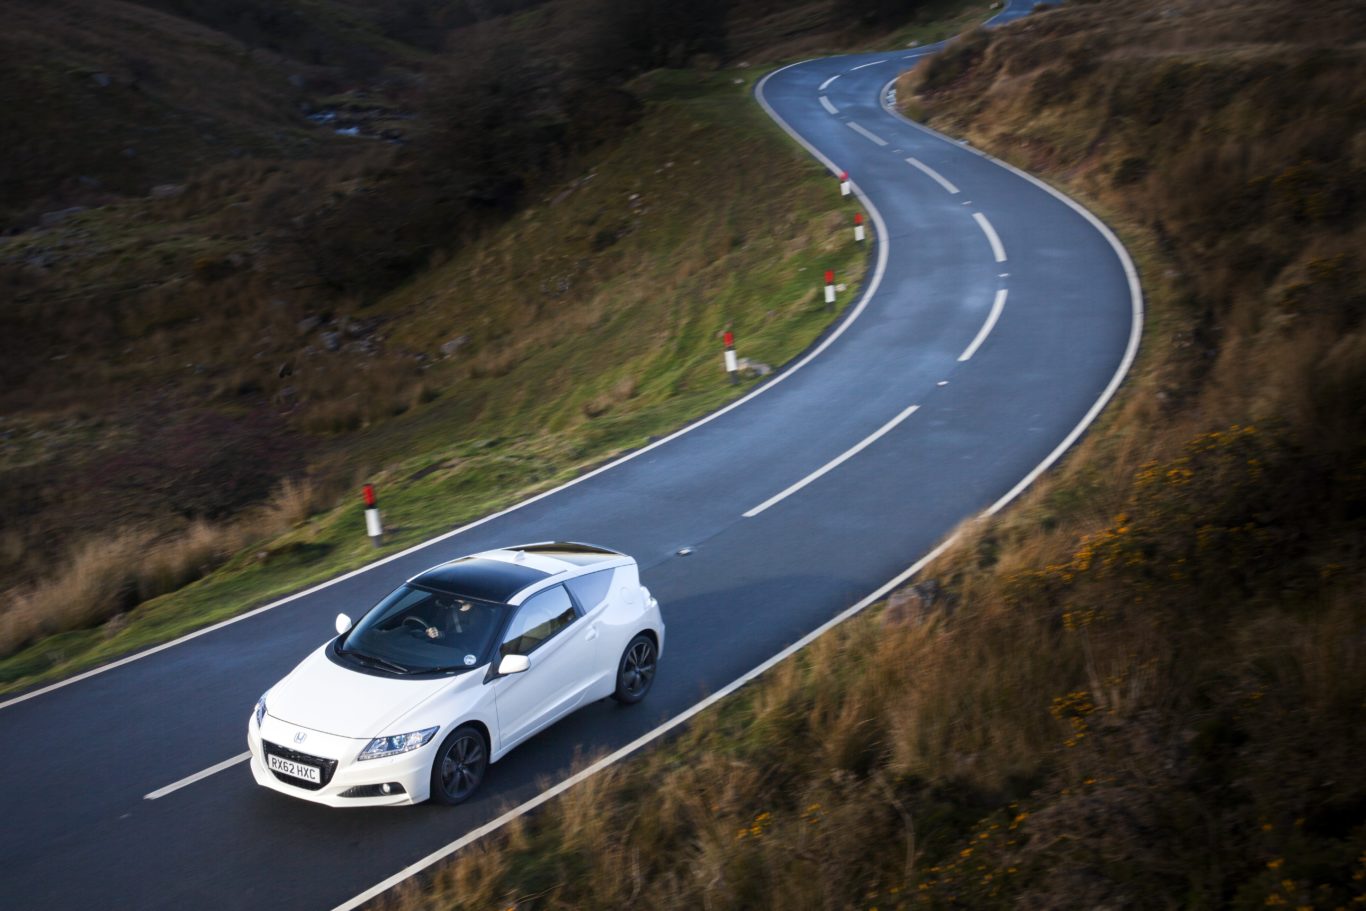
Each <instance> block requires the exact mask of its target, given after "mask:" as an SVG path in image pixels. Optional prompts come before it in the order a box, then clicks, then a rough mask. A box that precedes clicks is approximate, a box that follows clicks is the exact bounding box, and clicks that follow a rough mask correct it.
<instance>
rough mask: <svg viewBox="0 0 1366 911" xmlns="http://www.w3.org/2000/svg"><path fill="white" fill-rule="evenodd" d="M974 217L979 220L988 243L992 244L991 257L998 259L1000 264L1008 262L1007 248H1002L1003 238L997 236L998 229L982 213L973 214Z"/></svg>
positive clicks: (978, 222)
mask: <svg viewBox="0 0 1366 911" xmlns="http://www.w3.org/2000/svg"><path fill="white" fill-rule="evenodd" d="M972 217H973V218H975V219H977V225H978V227H980V228H981V229H982V233H983V234H985V235H986V236H987V243H989V244H991V255H992V256H994V257H996V261H997V262H998V263H1003V262H1005V261H1006V248H1005V247H1003V246H1001V238H999V237H997V236H996V229H995V228H993V227H992V226H991V222H989V221H987V217H986V216H985V215H983V214H982V213H981V212H973V213H972Z"/></svg>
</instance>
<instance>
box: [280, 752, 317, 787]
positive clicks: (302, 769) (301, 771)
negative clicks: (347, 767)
mask: <svg viewBox="0 0 1366 911" xmlns="http://www.w3.org/2000/svg"><path fill="white" fill-rule="evenodd" d="M266 765H268V766H270V768H271V769H272V770H274V771H276V772H279V773H280V774H281V775H288V776H290V777H291V778H302V779H303V780H304V781H311V782H313V783H314V784H321V783H322V780H323V770H322V769H320V768H318V767H317V766H315V765H304V764H303V763H302V762H292V761H291V760H288V759H281V758H280V757H279V756H267V757H266Z"/></svg>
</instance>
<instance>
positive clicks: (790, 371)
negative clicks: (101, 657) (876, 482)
mask: <svg viewBox="0 0 1366 911" xmlns="http://www.w3.org/2000/svg"><path fill="white" fill-rule="evenodd" d="M799 63H800V61H799ZM797 65H798V63H791V64H788V66H797ZM787 68H788V67H782V68H781V69H778V70H774V71H773V72H772V73H769V74H768V75H767V76H765V77H764V78H763V79H760V80H759V83H758V85H756V86H755V89H754V92H755V96H756V97H757V98H758V100H759V104H760V106H762V107H763V109H764V110H765V111H766V112H767V113H768V115H769V116H770V117H772V118H773V121H774V122H775V123H777V124H778V126H779V127H781V128H782V130H783V132H785V133H787V135H789V136H791V137H792V138H793V139H794V140H796V142H797V144H798V145H800V146H801V147H802V148H804V149H806V150H807V151H808V152H810V153H811V156H812V157H813V158H815V159H816V160H817V161H819V162H820V163H821V164H823V165H825V167H826V169H827V170H829V171H830V173H832V174H836V175H838V174H839V173H840V168H838V167H837V166H836V165H835V163H834V162H833V161H831V160H830V159H829V158H828V157H827V156H826V155H825V154H824V153H823V152H821V151H820V150H819V149H817V148H816V147H815V146H813V145H812V144H811V143H810V142H808V141H807V140H806V139H805V138H804V137H802V136H800V135H798V133H797V132H796V131H795V130H793V129H792V127H790V126H789V125H788V124H787V122H786V121H784V120H783V119H782V118H781V117H779V116H778V112H777V111H775V110H773V106H772V105H770V104H769V103H768V100H767V99H766V98H764V95H763V87H764V83H766V82H768V80H769V79H770V78H772V77H773V76H774V74H776V73H779V72H782V70H785V69H787ZM853 192H854V195H855V196H857V197H858V198H859V200H860V201H862V203H863V207H864V211H866V212H867V213H868V214H869V216H871V217H872V219H873V224H874V225H875V226H876V227H877V232H878V234H877V236H879V237H887V236H888V235H887V223H886V222H885V221H884V220H883V218H882V213H881V212H879V211H878V208H877V206H876V205H874V204H873V202H872V200H870V199H869V198H868V197H867V196H865V195H864V194H863V191H862V190H860V189H859V188H858V184H854V185H853ZM875 249H876V250H877V261H876V263H875V265H874V267H873V275H872V277H871V278H870V279H868V281H867V283H866V284H865V285H864V287H863V294H862V295H861V296H860V297H859V300H858V303H857V304H855V305H854V307H853V309H851V310H850V311H849V315H848V316H846V317H845V318H844V321H843V322H841V323H840V324H839V325H838V326H836V327H835V330H834V331H833V332H831V333H830V334H829V335H827V336H826V337H825V340H824V341H822V342H821V343H820V344H819V345H817V346H816V347H815V348H813V349H811V351H810V352H808V353H807V355H806V356H805V357H803V358H802V359H801V360H799V361H797V362H796V363H795V364H793V365H792V366H791V367H788V368H787V369H785V370H783V371H782V372H781V373H779V374H777V375H776V376H774V377H773V378H772V379H770V380H769V381H768V382H767V383H764V384H763V385H762V386H759V387H757V388H755V389H754V391H752V392H750V393H749V394H748V395H745V396H742V397H741V398H738V399H736V400H735V401H733V402H731V403H730V404H729V405H727V406H725V407H724V408H720V409H717V410H716V411H713V412H712V413H711V414H709V415H706V416H705V417H701V418H698V419H697V420H696V421H694V422H693V423H691V424H689V425H687V426H686V427H680V428H679V429H678V430H675V431H674V432H673V433H671V434H669V435H668V436H666V437H663V438H661V439H659V440H656V441H655V442H653V443H651V444H649V445H648V446H642V447H641V448H640V449H637V450H635V451H634V452H630V453H627V454H626V455H624V456H622V457H621V458H619V459H616V460H614V461H611V462H608V463H607V464H606V465H603V466H600V467H598V468H595V469H594V470H592V471H589V472H586V473H585V474H581V475H579V476H578V477H577V478H572V479H570V480H568V481H566V482H564V483H563V484H561V485H559V486H558V487H552V488H551V489H550V490H547V491H544V492H542V493H538V494H536V495H535V496H533V497H528V498H527V499H525V500H522V501H521V502H520V503H514V504H512V505H511V506H509V507H508V508H507V509H502V510H499V511H498V512H495V513H493V514H492V515H487V516H484V517H483V518H482V519H476V520H474V521H473V522H469V523H466V524H465V525H461V526H460V527H458V528H453V529H451V530H450V531H448V532H444V533H443V534H439V535H437V536H436V537H434V538H428V539H427V540H426V541H420V542H418V543H417V544H414V545H413V546H411V547H408V548H405V549H403V550H401V551H399V552H397V553H393V554H390V555H389V556H387V557H383V558H381V559H379V560H376V561H375V562H373V563H367V564H366V565H364V566H361V567H357V568H356V569H353V570H351V571H350V572H347V573H343V574H341V575H340V576H337V577H335V578H332V579H328V580H326V581H323V582H319V583H318V584H317V585H314V586H311V587H309V588H306V589H304V590H303V591H301V592H296V593H294V594H292V595H287V596H286V597H284V598H280V599H279V600H277V601H272V602H270V603H269V604H263V605H261V606H260V607H257V608H254V609H252V610H249V611H247V612H246V613H243V614H238V615H237V616H235V617H229V618H227V619H226V620H220V621H219V622H217V623H214V624H212V625H210V626H206V627H204V628H203V629H198V630H195V631H194V632H192V633H186V634H185V635H184V636H181V637H180V638H179V639H172V640H171V641H170V642H163V643H161V644H160V645H154V646H152V647H151V648H149V649H147V650H146V651H141V652H136V653H134V654H132V655H126V656H124V657H122V658H119V659H116V660H114V661H111V662H109V663H108V664H103V665H100V666H99V667H95V668H91V669H90V670H88V671H82V672H81V673H79V674H76V675H74V676H72V677H67V678H66V679H65V680H58V681H56V682H55V683H49V684H47V685H46V686H41V687H39V688H38V689H36V690H30V691H29V692H27V693H22V694H20V695H18V696H14V697H12V698H10V699H6V700H5V701H4V702H0V709H7V708H9V707H10V706H13V705H18V704H19V703H21V702H27V701H28V700H30V699H36V698H37V697H39V696H43V695H46V694H47V693H51V692H53V691H54V690H60V689H63V688H65V687H68V686H71V685H72V684H73V683H80V682H81V681H82V680H88V679H90V678H91V677H96V676H99V675H100V674H103V673H106V672H107V671H112V670H114V669H115V668H119V667H123V666H124V665H125V664H131V663H132V662H134V661H140V660H142V659H143V658H148V657H151V656H152V655H155V654H157V653H158V652H163V651H165V650H166V649H169V648H175V647H176V646H177V645H182V644H184V643H186V642H189V641H190V640H192V639H198V638H199V637H200V636H207V635H208V634H209V633H212V632H216V631H218V630H220V629H222V628H223V627H225V626H231V625H232V624H234V623H241V622H242V621H243V620H248V619H250V618H252V617H255V616H256V615H257V614H263V613H265V612H266V611H270V610H274V609H275V608H277V607H281V606H283V605H285V604H290V603H292V602H294V601H298V600H299V599H300V598H306V597H308V596H309V595H312V594H315V593H317V592H320V591H323V590H324V589H328V588H331V587H332V586H334V585H338V584H340V583H342V582H345V581H347V580H348V579H353V578H355V577H356V576H359V575H363V574H364V573H368V572H370V571H371V570H373V569H378V568H379V567H381V566H384V565H385V564H386V563H393V562H394V561H395V560H402V559H403V558H404V557H407V556H410V555H412V554H415V553H417V552H419V551H421V550H425V549H426V548H428V547H432V546H433V545H436V544H440V543H441V542H443V541H447V540H450V539H451V538H454V537H456V536H457V535H462V534H464V533H465V532H467V531H470V530H471V529H474V528H478V527H479V526H481V525H486V524H488V523H489V522H492V521H494V520H496V519H501V518H502V517H503V516H505V515H508V514H509V513H513V512H516V511H517V510H519V509H522V508H524V507H527V506H530V505H531V504H533V503H538V502H540V501H541V500H544V499H545V498H546V497H553V496H554V495H555V494H557V493H559V492H560V491H563V490H567V489H568V488H570V487H573V486H575V485H577V484H582V483H583V482H584V481H587V480H590V479H592V478H595V477H597V476H598V475H600V474H603V473H604V472H608V471H611V470H612V469H613V468H616V467H617V466H618V465H624V464H625V463H627V462H630V461H631V460H633V459H638V458H640V457H641V456H643V455H645V454H646V453H648V452H652V451H653V450H655V449H658V448H659V447H661V446H664V445H666V444H668V443H671V442H673V441H674V440H676V439H678V438H679V437H681V436H683V435H685V434H689V433H692V432H693V431H694V430H697V429H698V428H699V427H703V426H705V425H707V424H710V423H711V422H712V421H714V420H716V419H717V418H720V417H722V416H724V415H726V414H729V413H730V412H732V411H734V410H735V409H736V408H739V407H740V406H741V405H744V404H746V403H747V402H749V401H750V400H751V399H754V398H757V397H759V396H761V395H763V394H764V393H765V392H768V391H769V390H770V389H773V388H774V387H776V386H777V385H778V384H780V383H782V382H784V381H785V380H787V379H788V378H789V377H791V376H793V375H794V374H795V373H797V371H799V370H801V369H802V368H803V367H805V366H806V365H807V364H809V363H811V362H812V361H814V360H815V359H816V358H818V357H820V356H821V355H822V354H824V353H825V351H826V349H828V348H829V347H830V346H831V345H833V344H834V343H835V342H836V341H838V340H839V338H840V336H842V335H844V333H845V332H847V331H849V327H850V326H852V325H853V324H854V323H855V322H856V321H857V320H858V318H859V317H860V316H862V315H863V311H864V310H866V309H868V302H869V301H871V300H872V299H873V295H874V294H876V293H877V289H878V287H879V286H880V285H881V284H882V277H883V275H884V274H885V273H886V272H887V250H888V245H887V244H882V243H880V244H878V245H877V247H876V248H875Z"/></svg>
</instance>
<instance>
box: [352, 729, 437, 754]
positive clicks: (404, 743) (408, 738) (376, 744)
mask: <svg viewBox="0 0 1366 911" xmlns="http://www.w3.org/2000/svg"><path fill="white" fill-rule="evenodd" d="M437 730H438V728H423V729H422V730H420V731H413V732H411V733H408V734H394V735H393V736H392V737H376V738H375V739H374V740H372V741H370V742H369V743H368V744H366V746H365V749H363V750H361V751H360V756H359V757H357V758H359V759H380V758H382V757H384V756H397V755H398V754H399V753H407V752H409V751H411V750H416V749H417V748H418V747H422V746H426V745H427V742H428V741H429V740H431V739H432V738H433V737H435V736H436V732H437Z"/></svg>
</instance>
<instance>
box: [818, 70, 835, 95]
mask: <svg viewBox="0 0 1366 911" xmlns="http://www.w3.org/2000/svg"><path fill="white" fill-rule="evenodd" d="M838 78H840V74H839V73H836V74H835V75H833V76H831V77H830V78H829V79H827V80H825V81H824V82H822V83H821V85H820V88H818V89H816V91H818V92H824V91H825V90H826V89H828V88H830V84H831V83H832V82H834V81H835V80H836V79H838Z"/></svg>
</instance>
